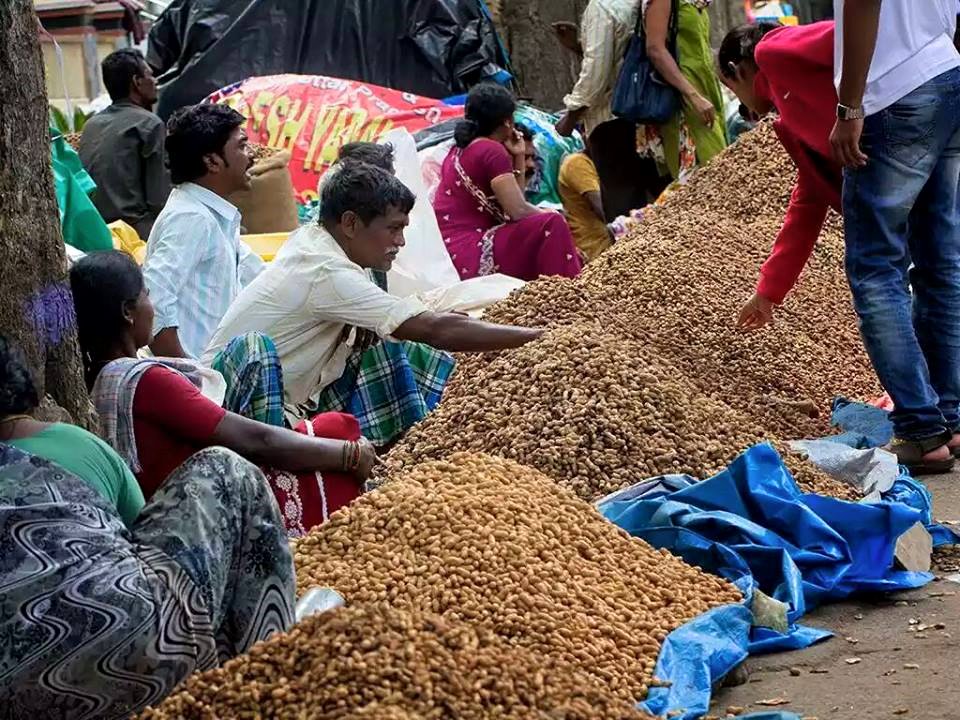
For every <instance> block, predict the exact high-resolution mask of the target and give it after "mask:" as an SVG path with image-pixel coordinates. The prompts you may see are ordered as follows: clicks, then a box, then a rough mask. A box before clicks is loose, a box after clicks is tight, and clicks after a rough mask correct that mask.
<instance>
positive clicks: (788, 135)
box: [754, 22, 843, 303]
mask: <svg viewBox="0 0 960 720" xmlns="http://www.w3.org/2000/svg"><path fill="white" fill-rule="evenodd" d="M833 38H834V24H833V23H832V22H821V23H814V24H813V25H802V26H799V27H783V28H778V29H777V30H773V31H771V32H770V33H768V34H767V35H766V36H764V38H763V40H761V41H760V43H759V44H758V45H757V49H756V52H755V59H756V62H757V67H758V68H759V72H758V73H757V77H756V80H755V82H754V90H755V91H756V93H757V95H758V96H760V97H764V98H767V99H768V100H769V101H770V102H772V103H773V104H774V106H776V108H777V111H778V113H779V115H780V117H779V118H777V120H776V121H775V123H774V128H775V129H776V132H777V136H778V137H779V138H780V142H781V143H782V144H783V147H784V148H785V149H786V151H787V152H788V153H789V155H790V157H791V158H792V159H793V161H794V162H795V163H796V165H797V169H798V175H797V184H796V186H795V187H794V189H793V195H792V196H791V198H790V207H789V208H788V210H787V215H786V217H785V218H784V221H783V227H782V228H781V230H780V233H779V235H778V236H777V240H776V242H775V243H774V246H773V251H772V252H771V253H770V258H769V259H768V260H767V261H766V262H765V263H764V265H763V268H762V269H761V270H760V282H759V283H758V285H757V292H758V293H759V294H760V295H762V296H763V297H765V298H767V299H768V300H770V301H771V302H774V303H781V302H783V299H784V298H785V297H786V295H787V293H789V292H790V290H791V289H792V288H793V286H794V285H795V284H796V283H797V279H798V278H799V277H800V273H801V272H802V271H803V267H804V265H806V264H807V260H809V259H810V254H811V253H812V252H813V247H814V245H815V244H816V242H817V238H818V237H819V236H820V231H821V230H822V229H823V223H824V220H825V219H826V217H827V211H828V210H829V209H830V208H831V207H832V208H834V209H835V210H838V211H839V210H840V205H841V204H840V191H841V188H842V185H843V168H841V167H840V165H839V164H838V163H837V162H836V161H835V160H834V159H833V157H832V155H831V149H830V131H831V130H833V125H834V123H835V122H836V118H837V115H836V112H837V91H836V89H835V88H834V84H833V80H834V72H833V52H834V42H833Z"/></svg>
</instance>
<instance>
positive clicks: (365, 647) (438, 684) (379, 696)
mask: <svg viewBox="0 0 960 720" xmlns="http://www.w3.org/2000/svg"><path fill="white" fill-rule="evenodd" d="M140 718H141V720H222V719H223V718H251V719H253V718H264V719H266V718H271V719H273V718H276V719H278V720H279V719H281V718H283V719H287V718H289V720H300V719H301V718H311V720H346V719H349V720H365V719H369V720H446V719H447V718H460V719H462V720H474V719H475V720H486V719H487V718H517V719H518V720H520V719H524V720H526V719H528V718H529V719H530V720H539V719H540V718H543V719H545V720H546V719H550V718H556V719H559V720H592V719H593V718H598V719H600V720H645V719H646V720H651V719H650V717H649V716H648V715H646V714H644V713H641V712H640V711H638V710H634V709H633V707H632V705H631V704H630V703H629V702H627V701H625V700H623V699H621V698H617V697H615V696H613V695H611V694H610V693H609V692H607V691H605V690H604V689H603V688H602V687H597V686H596V685H594V684H592V683H591V682H590V681H589V679H588V678H586V677H585V676H583V675H582V674H581V673H579V672H577V671H572V670H570V669H568V668H564V669H562V670H561V669H559V668H557V667H555V666H553V665H551V664H550V663H549V662H545V661H544V659H543V658H540V657H538V656H537V655H536V654H534V653H533V652H531V651H529V650H526V649H524V648H521V647H516V646H512V645H510V644H509V643H508V642H505V641H504V640H502V639H501V638H500V637H498V636H497V635H496V633H494V632H493V631H492V630H490V629H489V628H484V627H474V626H470V625H466V624H464V623H459V622H450V621H447V620H445V619H443V618H441V617H439V616H436V615H431V614H428V613H423V612H421V611H418V610H409V609H394V608H390V607H388V606H384V605H381V606H377V605H373V606H367V607H346V608H341V609H339V610H335V611H333V612H330V613H326V614H323V615H319V616H316V617H312V618H309V619H307V620H306V621H304V622H303V623H301V624H300V625H298V626H296V627H295V628H294V629H293V630H292V631H291V632H289V633H287V634H285V635H282V636H279V637H274V638H271V639H270V640H267V641H266V642H263V643H260V644H259V645H256V646H255V647H254V648H253V649H252V650H251V651H250V652H249V653H248V654H247V655H244V656H241V657H239V658H236V659H234V660H232V661H230V662H228V663H227V664H226V665H225V666H223V667H222V668H218V669H216V670H212V671H210V672H206V673H202V674H199V675H194V676H193V677H191V678H190V679H189V680H187V682H186V683H185V684H184V685H183V686H182V687H181V688H180V690H179V691H178V692H176V693H175V694H173V695H172V696H170V697H169V698H167V700H165V701H164V702H163V703H161V704H160V705H158V706H157V707H156V708H153V709H149V710H146V711H145V712H144V713H142V714H141V715H140Z"/></svg>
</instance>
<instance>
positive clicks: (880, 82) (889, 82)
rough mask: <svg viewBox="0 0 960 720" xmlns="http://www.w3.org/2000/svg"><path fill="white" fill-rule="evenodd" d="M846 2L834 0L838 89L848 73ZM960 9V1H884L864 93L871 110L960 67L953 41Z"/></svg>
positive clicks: (882, 107) (865, 105) (868, 111)
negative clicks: (845, 67)
mask: <svg viewBox="0 0 960 720" xmlns="http://www.w3.org/2000/svg"><path fill="white" fill-rule="evenodd" d="M843 3H844V0H833V6H834V14H835V15H836V19H837V30H836V39H835V41H834V42H835V43H836V46H835V47H836V50H835V53H834V57H835V63H834V64H835V73H836V84H837V88H839V87H840V79H841V76H842V74H843ZM957 11H958V6H957V0H883V3H882V4H881V5H880V29H879V31H878V33H877V48H876V50H875V51H874V54H873V61H872V62H871V64H870V73H869V74H868V75H867V91H866V92H865V93H864V96H863V110H864V112H865V113H866V114H867V115H873V114H875V113H878V112H880V111H881V110H885V109H886V108H888V107H890V106H891V105H893V104H894V103H896V102H899V101H900V100H902V99H903V98H905V97H906V96H907V95H909V94H910V93H912V92H913V91H914V90H916V89H917V88H919V87H920V86H921V85H924V84H926V83H927V82H929V81H930V80H933V79H934V78H935V77H937V76H939V75H942V74H943V73H945V72H947V71H948V70H952V69H953V68H956V67H960V53H958V52H957V49H956V48H955V47H954V45H953V35H954V32H955V31H956V28H957Z"/></svg>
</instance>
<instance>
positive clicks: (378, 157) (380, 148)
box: [337, 142, 396, 174]
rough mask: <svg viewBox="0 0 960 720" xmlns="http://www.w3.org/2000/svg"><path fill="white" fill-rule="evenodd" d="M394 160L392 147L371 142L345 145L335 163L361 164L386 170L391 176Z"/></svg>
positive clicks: (387, 144)
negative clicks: (350, 162) (349, 161)
mask: <svg viewBox="0 0 960 720" xmlns="http://www.w3.org/2000/svg"><path fill="white" fill-rule="evenodd" d="M395 159H396V158H395V156H394V150H393V145H391V144H390V143H385V144H383V145H380V144H378V143H372V142H352V143H347V144H346V145H344V146H343V147H341V148H340V154H339V155H338V156H337V162H343V161H344V160H352V161H354V162H362V163H366V164H367V165H373V166H374V167H378V168H381V169H383V170H386V171H387V172H388V173H391V174H393V172H394V166H393V164H394V160H395Z"/></svg>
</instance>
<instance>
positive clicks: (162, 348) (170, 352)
mask: <svg viewBox="0 0 960 720" xmlns="http://www.w3.org/2000/svg"><path fill="white" fill-rule="evenodd" d="M150 350H151V351H152V352H153V354H154V355H156V356H157V357H170V358H189V357H190V355H189V354H188V353H187V351H186V350H184V349H183V345H181V344H180V336H179V335H178V334H177V328H175V327H168V328H164V329H163V330H161V331H160V332H158V333H157V336H156V337H155V338H153V342H152V343H150Z"/></svg>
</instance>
